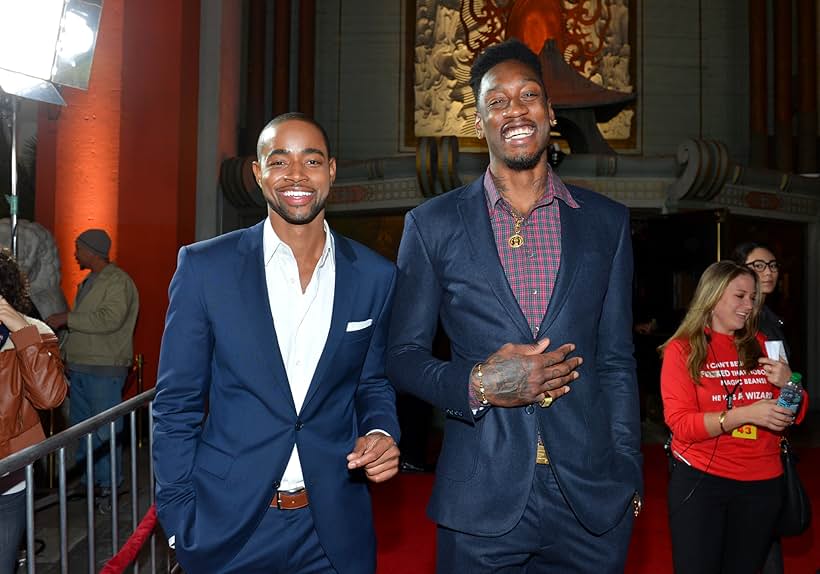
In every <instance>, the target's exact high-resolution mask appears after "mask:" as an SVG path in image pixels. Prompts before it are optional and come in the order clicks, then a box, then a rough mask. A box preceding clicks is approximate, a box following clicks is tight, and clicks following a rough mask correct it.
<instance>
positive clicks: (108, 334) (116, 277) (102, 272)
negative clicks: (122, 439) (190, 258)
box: [46, 229, 139, 498]
mask: <svg viewBox="0 0 820 574" xmlns="http://www.w3.org/2000/svg"><path fill="white" fill-rule="evenodd" d="M110 249H111V238H110V237H109V236H108V233H106V232H105V231H104V230H102V229H88V230H86V231H83V232H82V233H81V234H80V235H79V236H77V241H76V251H75V253H74V257H75V258H76V259H77V263H78V264H79V266H80V269H88V270H90V271H91V273H89V274H88V275H87V276H86V278H85V280H84V281H83V282H82V283H80V285H79V287H78V289H77V298H76V299H75V301H74V308H73V309H72V310H71V311H68V312H66V313H57V314H54V315H51V316H50V317H48V318H47V319H46V323H48V324H49V325H50V326H51V328H52V329H54V330H57V329H59V328H61V327H67V328H68V335H67V336H66V339H65V342H64V343H63V353H64V356H65V362H66V367H67V371H68V379H69V382H70V384H71V405H70V419H71V424H72V425H74V424H77V423H79V422H82V421H84V420H86V419H88V418H90V417H92V416H94V415H96V414H99V413H101V412H103V411H105V410H107V409H110V408H111V407H114V406H116V405H118V404H119V403H120V401H121V400H122V388H123V385H124V383H125V379H126V378H127V377H128V371H129V369H130V368H131V361H132V359H133V356H134V327H135V326H136V323H137V314H138V312H139V295H138V293H137V287H136V285H135V284H134V281H133V280H132V279H131V277H129V275H128V273H126V272H125V271H123V270H122V269H121V268H120V267H118V266H117V265H116V264H115V263H113V262H111V260H110V259H109V257H108V254H109V250H110ZM116 429H117V433H119V432H120V430H121V429H122V420H119V421H117V425H116ZM109 436H110V427H109V425H103V426H102V427H100V428H99V429H97V431H96V432H95V433H94V445H93V447H94V458H95V460H94V483H95V485H96V486H97V487H98V496H100V497H102V498H105V497H107V496H109V494H110V489H111V488H112V485H111V460H110V458H111V457H110V449H109V446H108V441H109ZM85 457H86V448H85V445H80V447H79V448H78V450H77V459H76V460H77V463H78V464H82V461H84V460H85ZM116 458H117V460H116V467H115V480H116V484H115V485H113V486H114V487H116V486H118V485H119V484H120V483H121V482H122V445H121V444H119V443H118V444H117V456H116Z"/></svg>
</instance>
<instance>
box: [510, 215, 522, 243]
mask: <svg viewBox="0 0 820 574" xmlns="http://www.w3.org/2000/svg"><path fill="white" fill-rule="evenodd" d="M511 215H512V216H513V219H515V227H514V228H513V234H512V235H510V237H509V239H507V244H508V245H509V246H510V247H512V248H513V249H518V248H519V247H521V246H522V245H524V236H523V235H521V225H522V224H523V223H524V218H523V217H520V216H518V215H516V214H514V213H513V214H511Z"/></svg>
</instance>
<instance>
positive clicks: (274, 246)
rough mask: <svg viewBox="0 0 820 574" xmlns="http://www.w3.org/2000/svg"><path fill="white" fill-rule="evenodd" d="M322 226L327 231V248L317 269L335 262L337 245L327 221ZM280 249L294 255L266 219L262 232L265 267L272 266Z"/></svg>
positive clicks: (323, 250)
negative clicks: (271, 263) (272, 261)
mask: <svg viewBox="0 0 820 574" xmlns="http://www.w3.org/2000/svg"><path fill="white" fill-rule="evenodd" d="M322 226H323V228H324V230H325V246H324V247H323V248H322V256H321V257H319V262H318V263H317V264H316V265H317V267H324V265H325V263H327V262H328V261H329V262H330V263H331V264H333V262H334V261H335V256H334V255H335V248H336V243H335V240H334V239H333V234H332V233H331V232H330V226H329V225H328V224H327V220H325V221H323V222H322ZM280 249H281V250H283V251H284V252H286V253H291V254H292V253H293V250H292V249H291V248H290V246H289V245H288V244H287V243H285V242H284V241H282V240H281V239H280V238H279V236H278V235H276V231H274V230H273V225H271V223H270V219H266V220H265V225H264V226H263V231H262V258H263V259H262V260H263V261H264V262H265V267H267V266H268V265H269V264H270V262H271V260H272V259H273V256H274V255H275V254H276V252H277V251H279V250H280Z"/></svg>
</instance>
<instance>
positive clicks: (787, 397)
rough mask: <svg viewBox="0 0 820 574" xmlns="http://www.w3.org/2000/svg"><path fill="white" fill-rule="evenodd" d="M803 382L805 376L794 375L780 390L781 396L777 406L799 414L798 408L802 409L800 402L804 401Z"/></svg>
mask: <svg viewBox="0 0 820 574" xmlns="http://www.w3.org/2000/svg"><path fill="white" fill-rule="evenodd" d="M802 380H803V375H801V374H800V373H792V376H791V378H789V381H788V382H787V383H786V384H785V385H783V388H782V389H780V396H779V397H777V406H779V407H784V408H787V409H790V410H791V411H792V412H793V413H796V412H797V409H798V407H800V401H801V400H803V385H802V384H801V381H802Z"/></svg>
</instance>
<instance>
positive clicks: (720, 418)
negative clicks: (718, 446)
mask: <svg viewBox="0 0 820 574" xmlns="http://www.w3.org/2000/svg"><path fill="white" fill-rule="evenodd" d="M728 413H729V411H723V412H722V413H720V416H719V417H718V423H719V424H720V432H722V433H723V434H726V429H725V428H723V423H724V421H726V415H727V414H728Z"/></svg>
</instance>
